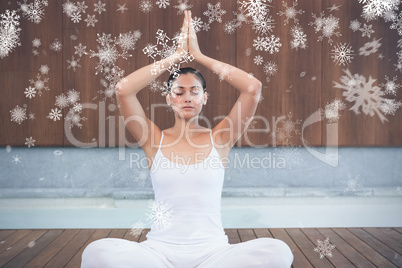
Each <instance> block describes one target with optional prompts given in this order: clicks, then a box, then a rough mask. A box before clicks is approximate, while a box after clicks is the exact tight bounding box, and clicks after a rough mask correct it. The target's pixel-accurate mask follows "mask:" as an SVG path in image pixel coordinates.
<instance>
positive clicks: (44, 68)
mask: <svg viewBox="0 0 402 268" xmlns="http://www.w3.org/2000/svg"><path fill="white" fill-rule="evenodd" d="M49 71H50V68H49V67H48V66H47V65H46V64H45V65H41V66H40V68H39V72H41V74H48V73H49Z"/></svg>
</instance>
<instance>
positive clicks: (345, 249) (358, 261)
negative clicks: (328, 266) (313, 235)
mask: <svg viewBox="0 0 402 268" xmlns="http://www.w3.org/2000/svg"><path fill="white" fill-rule="evenodd" d="M317 230H318V231H319V232H320V233H321V234H322V235H323V236H324V237H325V238H327V237H328V238H329V243H330V244H332V245H335V249H333V250H332V253H333V257H331V258H329V259H330V261H331V262H332V263H334V265H335V267H338V265H337V264H338V263H336V264H335V261H336V260H335V259H337V258H340V256H342V255H340V254H337V253H338V252H340V253H341V254H343V255H344V256H345V257H346V258H347V259H349V261H350V262H352V263H353V264H354V265H355V267H375V266H374V265H373V264H372V263H371V262H370V261H369V260H367V259H366V258H365V257H364V255H362V254H360V252H359V251H357V250H356V249H354V248H353V247H352V246H350V245H349V244H348V243H346V242H345V240H343V239H342V238H341V237H340V236H339V235H338V234H336V233H335V232H334V231H332V230H331V229H328V228H318V229H317ZM322 241H323V240H322ZM340 267H343V266H340Z"/></svg>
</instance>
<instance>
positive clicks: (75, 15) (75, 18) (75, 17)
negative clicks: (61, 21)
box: [71, 12, 81, 23]
mask: <svg viewBox="0 0 402 268" xmlns="http://www.w3.org/2000/svg"><path fill="white" fill-rule="evenodd" d="M71 20H72V21H73V22H74V23H79V22H80V21H81V14H80V13H78V12H75V13H73V14H72V15H71Z"/></svg>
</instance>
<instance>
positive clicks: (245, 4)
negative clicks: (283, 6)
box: [238, 0, 272, 20]
mask: <svg viewBox="0 0 402 268" xmlns="http://www.w3.org/2000/svg"><path fill="white" fill-rule="evenodd" d="M266 2H267V1H266V0H247V1H241V2H240V1H238V3H240V4H241V6H240V7H239V9H240V11H241V12H242V13H243V12H247V13H246V14H245V16H246V17H252V18H253V20H254V19H256V18H258V17H260V16H265V15H266V14H267V13H268V5H267V4H266ZM268 2H270V3H271V2H272V0H268Z"/></svg>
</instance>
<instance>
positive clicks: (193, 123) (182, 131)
mask: <svg viewBox="0 0 402 268" xmlns="http://www.w3.org/2000/svg"><path fill="white" fill-rule="evenodd" d="M175 119H176V120H175V124H174V126H173V127H172V130H173V132H175V133H178V134H179V135H184V136H192V135H194V134H197V133H199V131H197V130H198V129H202V128H203V127H201V126H200V125H199V124H198V116H196V117H193V118H191V119H183V118H180V117H176V118H175Z"/></svg>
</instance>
